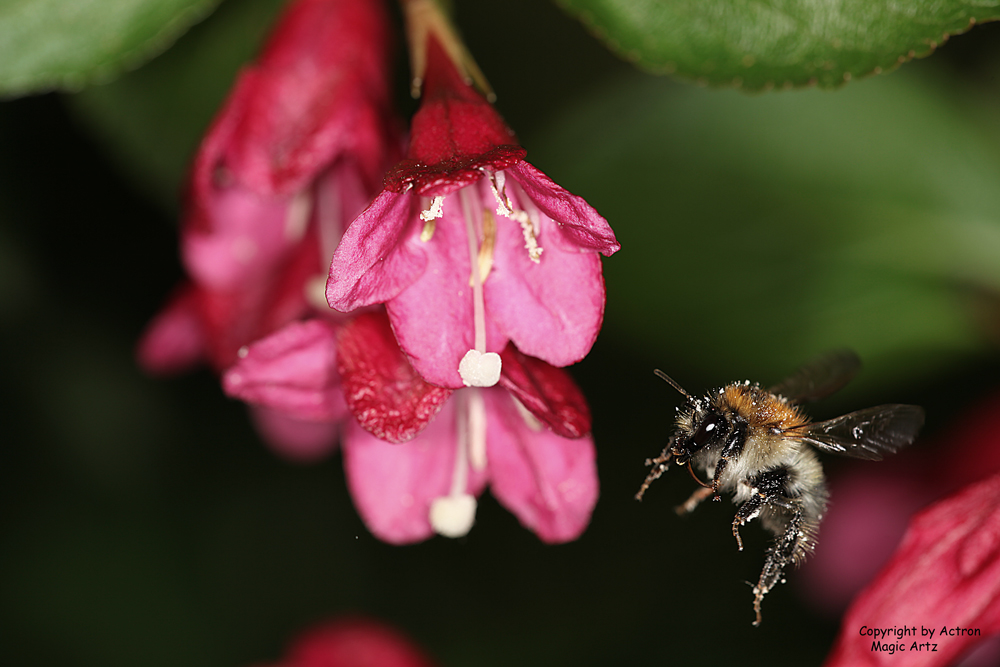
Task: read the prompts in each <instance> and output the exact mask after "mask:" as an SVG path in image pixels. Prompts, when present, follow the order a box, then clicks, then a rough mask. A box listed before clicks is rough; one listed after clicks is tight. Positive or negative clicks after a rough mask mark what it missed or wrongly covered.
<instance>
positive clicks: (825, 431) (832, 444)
mask: <svg viewBox="0 0 1000 667" xmlns="http://www.w3.org/2000/svg"><path fill="white" fill-rule="evenodd" d="M923 425H924V409H923V408H921V407H919V406H916V405H879V406H877V407H874V408H868V409H867V410H858V411H857V412H852V413H850V414H846V415H844V416H843V417H837V418H836V419H828V420H827V421H825V422H816V423H813V424H807V425H805V426H802V427H800V428H797V429H794V430H792V431H790V433H794V434H796V435H800V436H801V437H802V439H803V440H805V441H806V442H808V443H809V444H811V445H813V446H815V447H816V448H817V449H821V450H823V451H825V452H833V453H834V454H842V455H843V456H852V457H854V458H857V459H868V460H870V461H881V460H882V457H884V456H885V455H886V454H892V453H894V452H896V451H898V450H900V449H902V448H903V447H906V446H907V445H909V444H910V443H911V442H913V440H914V439H915V438H916V437H917V431H919V430H920V427H921V426H923Z"/></svg>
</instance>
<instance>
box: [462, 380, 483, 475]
mask: <svg viewBox="0 0 1000 667" xmlns="http://www.w3.org/2000/svg"><path fill="white" fill-rule="evenodd" d="M466 393H468V395H469V463H470V464H471V465H472V469H473V470H475V471H476V472H482V471H483V470H486V402H485V401H484V400H483V395H482V393H481V392H480V391H479V390H477V389H470V390H469V391H468V392H466Z"/></svg>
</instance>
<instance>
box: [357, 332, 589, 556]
mask: <svg viewBox="0 0 1000 667" xmlns="http://www.w3.org/2000/svg"><path fill="white" fill-rule="evenodd" d="M379 339H381V340H383V341H385V342H384V343H383V344H382V345H372V344H371V341H373V340H379ZM338 340H339V343H340V347H339V349H340V352H341V355H340V357H339V360H338V364H339V368H340V372H341V377H342V382H343V386H344V393H345V396H346V398H347V403H348V405H349V406H350V408H351V410H352V412H354V414H355V416H357V417H358V421H351V422H350V423H349V424H348V426H347V428H346V431H345V433H344V435H343V438H342V441H343V449H344V467H345V470H346V473H347V481H348V486H349V487H350V490H351V495H352V497H353V498H354V502H355V505H356V506H357V508H358V513H359V514H360V515H361V517H362V519H363V520H364V522H365V524H366V525H367V526H368V528H369V530H371V531H372V533H373V534H374V535H376V536H377V537H379V538H380V539H382V540H385V541H386V542H391V543H394V544H403V543H409V542H416V541H420V540H424V539H427V538H428V537H430V536H432V535H433V534H434V533H438V534H442V535H446V536H449V537H459V536H461V535H465V534H466V533H467V532H468V531H469V530H470V529H471V528H472V525H473V523H474V520H475V512H476V505H477V501H476V496H478V495H480V494H481V493H482V492H483V490H484V489H485V487H486V485H487V484H489V485H490V488H491V490H492V492H493V495H494V496H495V497H496V498H497V500H499V501H500V503H501V504H502V505H504V506H505V507H507V509H509V510H510V511H511V512H512V513H514V514H515V515H516V516H517V517H518V519H519V520H520V521H521V523H522V524H523V525H524V526H525V527H527V528H528V529H530V530H532V531H534V532H535V533H536V534H537V535H538V536H539V538H540V539H542V540H543V541H545V542H565V541H569V540H573V539H576V538H577V537H578V536H579V535H580V534H581V533H582V532H583V530H584V529H585V528H586V527H587V524H588V523H589V521H590V515H591V512H592V510H593V507H594V504H595V503H596V502H597V495H598V481H597V470H596V463H595V450H594V444H593V441H592V439H591V438H590V437H589V435H587V434H588V433H589V431H590V412H589V409H588V408H587V404H586V401H585V400H584V398H583V396H582V394H581V393H580V391H579V389H578V388H577V387H576V385H575V384H574V383H573V381H572V380H571V379H570V378H569V376H568V375H567V374H566V372H565V371H562V370H561V369H558V368H555V367H553V366H551V365H549V364H546V363H545V362H543V361H540V360H538V359H533V358H531V357H527V356H525V355H523V354H521V353H520V352H518V351H517V350H516V349H515V348H514V347H513V346H508V347H507V348H506V349H505V350H504V351H503V354H502V356H503V372H502V374H501V378H500V385H501V387H503V388H501V387H495V388H489V389H481V388H468V389H460V390H458V391H455V392H453V391H452V390H449V389H442V388H440V387H435V386H432V385H428V384H427V383H426V382H424V381H423V380H421V379H420V378H419V376H417V375H416V374H415V373H414V371H413V369H412V368H411V367H410V365H409V363H408V361H407V359H406V357H405V356H404V355H403V354H402V353H401V352H400V351H399V348H398V347H397V346H395V345H394V344H390V341H391V340H392V333H391V330H390V328H389V322H388V319H387V318H386V317H385V315H383V314H381V313H372V314H365V315H361V316H358V317H357V318H356V319H354V320H353V321H352V322H350V323H349V324H347V325H345V326H344V327H343V328H342V329H341V330H340V331H339V332H338ZM386 388H388V391H386ZM366 429H367V430H366ZM373 432H374V435H373ZM387 439H388V440H393V441H402V440H406V439H408V441H406V442H404V444H392V442H387Z"/></svg>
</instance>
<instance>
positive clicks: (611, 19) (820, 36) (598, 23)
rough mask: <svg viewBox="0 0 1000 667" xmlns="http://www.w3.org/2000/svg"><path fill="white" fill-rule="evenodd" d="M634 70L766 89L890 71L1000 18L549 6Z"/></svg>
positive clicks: (931, 1)
mask: <svg viewBox="0 0 1000 667" xmlns="http://www.w3.org/2000/svg"><path fill="white" fill-rule="evenodd" d="M557 1H558V2H559V4H561V5H562V6H563V7H564V8H565V9H566V10H567V11H568V12H569V13H571V14H573V15H575V16H577V17H579V18H580V19H581V20H582V21H583V22H584V23H585V24H586V25H588V26H589V27H590V29H591V30H592V31H593V32H594V33H595V34H597V35H598V36H599V37H600V38H602V39H603V40H604V41H605V42H606V43H607V44H608V46H609V47H610V48H611V49H612V50H613V51H615V52H616V53H618V54H619V55H621V56H622V57H624V58H626V59H627V60H630V61H633V62H635V63H636V64H638V65H639V66H641V67H643V68H646V69H650V70H653V71H657V72H663V73H667V74H673V73H675V72H676V73H677V74H678V75H679V76H682V77H685V78H689V79H697V80H699V81H704V82H707V83H712V84H719V85H727V86H735V87H737V88H738V87H741V86H742V87H743V88H745V89H748V90H770V89H771V88H775V87H777V88H782V87H791V86H802V85H808V84H812V83H815V84H818V85H819V86H820V87H822V88H831V87H834V86H839V85H841V84H843V83H844V82H845V81H849V80H850V79H851V78H852V77H859V76H866V75H868V74H878V73H880V72H884V71H889V70H891V69H893V68H895V67H897V66H898V65H899V64H901V63H903V62H906V61H907V60H910V59H912V58H918V57H921V56H926V55H928V54H930V53H931V52H932V51H933V50H934V49H935V48H937V46H938V45H940V44H942V43H943V42H944V41H945V40H946V39H948V37H949V36H951V35H954V34H957V33H960V32H964V31H966V30H968V29H969V28H970V27H972V25H973V24H975V23H976V22H982V21H989V20H993V19H996V18H998V17H1000V2H996V1H995V0H985V1H978V2H976V1H969V0H944V1H941V0H913V1H911V2H903V3H900V2H893V1H891V0H844V1H843V2H830V1H829V0H807V1H805V2H803V1H801V0H772V1H770V2H733V1H732V0H557Z"/></svg>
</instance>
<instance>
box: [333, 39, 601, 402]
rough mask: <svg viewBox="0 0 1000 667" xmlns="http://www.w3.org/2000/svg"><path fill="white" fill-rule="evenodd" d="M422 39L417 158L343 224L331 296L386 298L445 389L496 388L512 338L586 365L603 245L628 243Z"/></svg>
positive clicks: (416, 354)
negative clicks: (533, 155) (545, 167)
mask: <svg viewBox="0 0 1000 667" xmlns="http://www.w3.org/2000/svg"><path fill="white" fill-rule="evenodd" d="M426 45H427V46H426V74H425V77H424V80H423V85H424V96H423V101H422V104H421V107H420V109H419V111H418V112H417V114H416V116H415V117H414V118H413V124H412V128H411V139H410V142H411V143H410V148H409V152H408V154H407V159H405V160H404V161H402V162H401V163H400V164H399V165H397V166H396V168H395V169H393V170H392V171H391V172H390V173H389V175H388V176H387V177H386V180H385V188H384V189H383V191H382V193H381V194H380V195H378V197H376V199H375V201H374V202H372V204H371V205H370V206H369V207H368V208H367V209H366V210H365V211H364V212H363V213H362V214H361V215H360V216H359V217H358V218H357V219H356V220H355V221H354V222H353V223H352V224H351V226H350V227H349V228H348V230H347V232H346V233H345V235H344V238H343V241H342V242H341V244H340V246H339V247H338V249H337V251H336V253H335V254H334V257H333V263H332V265H331V266H330V274H329V279H328V282H327V289H326V296H327V300H328V301H329V303H330V305H331V306H332V307H333V308H336V309H337V310H341V311H350V310H353V309H355V308H358V307H360V306H365V305H370V304H376V303H385V304H386V308H387V310H388V313H389V318H390V320H391V321H392V326H393V329H394V331H395V333H396V338H397V339H398V340H399V344H400V346H401V347H402V348H403V350H404V351H405V352H406V354H407V356H408V357H409V358H410V361H411V363H412V364H413V367H414V368H415V369H416V370H417V372H418V373H419V374H420V375H421V376H423V377H424V379H426V380H427V381H428V382H431V383H433V384H437V385H440V386H443V387H450V388H460V387H463V386H491V385H492V384H495V383H496V382H497V380H498V378H499V370H500V369H499V365H500V360H499V359H498V358H497V354H498V353H499V352H500V351H502V350H503V349H504V348H505V347H506V346H507V344H508V342H511V341H512V342H513V343H514V344H516V345H517V347H518V348H519V349H520V350H521V351H523V352H524V353H525V354H529V355H531V356H534V357H538V358H540V359H542V360H544V361H546V362H548V363H550V364H553V365H556V366H566V365H568V364H571V363H574V362H576V361H579V360H580V359H582V358H583V357H584V356H585V355H586V354H587V353H588V352H589V350H590V348H591V346H592V345H593V342H594V340H595V338H596V337H597V333H598V331H599V330H600V327H601V322H602V319H603V314H604V300H605V294H604V281H603V278H602V275H601V260H600V257H599V253H601V254H604V255H610V254H612V253H614V252H615V251H617V250H618V248H619V245H618V243H617V241H616V240H615V236H614V233H613V232H612V230H611V228H610V226H608V223H607V221H606V220H604V218H602V217H601V216H600V215H598V213H597V212H596V211H595V210H594V209H593V208H591V207H590V206H589V205H588V204H587V203H586V202H585V201H584V200H583V199H581V198H579V197H576V196H574V195H572V194H570V193H569V192H567V191H566V190H564V189H562V188H561V187H559V186H558V185H556V184H555V183H553V182H552V181H551V180H550V179H549V178H548V177H547V176H545V175H544V174H543V173H541V172H540V171H538V170H537V169H535V168H534V167H533V166H531V165H530V164H528V163H527V162H525V161H524V159H523V158H524V155H525V151H524V149H523V148H521V147H520V146H518V145H517V143H516V140H515V138H514V135H513V133H512V132H511V130H510V129H509V128H508V127H507V126H506V124H504V122H503V120H502V119H501V118H500V117H499V115H498V114H497V113H496V111H495V110H494V109H493V107H492V106H491V105H490V104H489V103H488V102H487V101H486V99H485V98H484V97H483V96H482V95H480V94H479V93H478V92H477V91H476V90H475V89H473V88H472V87H470V86H469V85H467V84H466V83H465V81H464V80H463V79H462V76H461V75H460V74H459V72H458V71H457V70H456V67H455V64H454V63H453V62H452V61H451V60H450V58H449V56H448V55H446V53H445V50H444V48H443V47H442V46H441V44H440V43H439V41H438V38H437V36H436V34H435V33H432V34H431V35H430V36H428V38H427V40H426ZM494 211H495V212H494ZM473 266H476V267H477V268H476V270H473V269H472V267H473Z"/></svg>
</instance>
